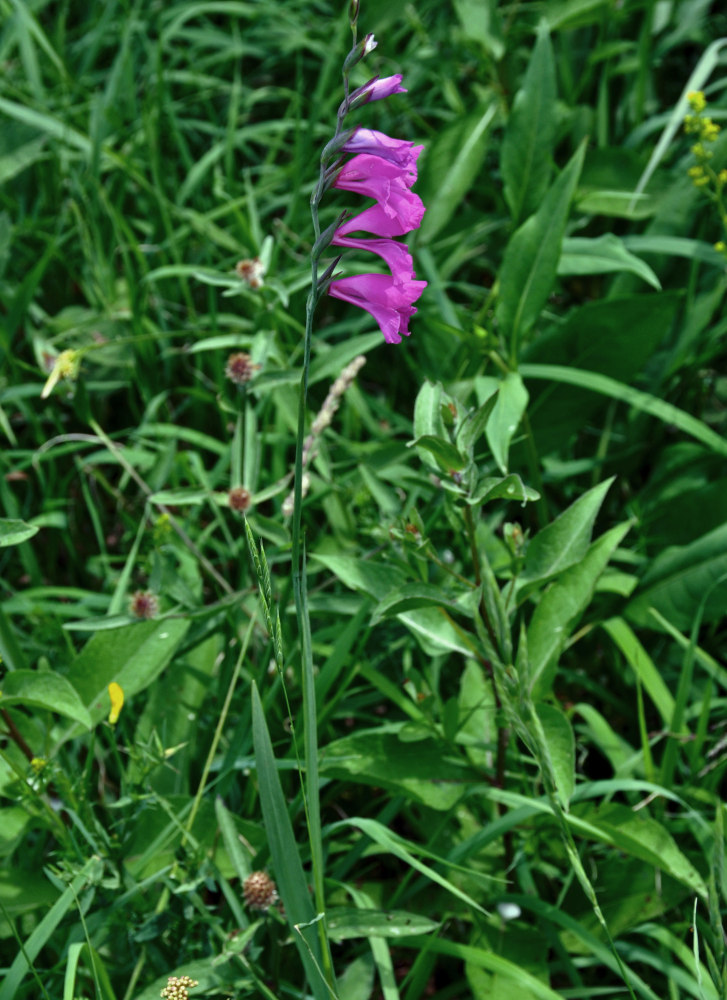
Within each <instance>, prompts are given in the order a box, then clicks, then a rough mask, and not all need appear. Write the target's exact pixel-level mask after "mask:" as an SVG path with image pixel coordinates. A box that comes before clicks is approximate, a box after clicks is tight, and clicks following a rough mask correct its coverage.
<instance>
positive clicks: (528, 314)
mask: <svg viewBox="0 0 727 1000" xmlns="http://www.w3.org/2000/svg"><path fill="white" fill-rule="evenodd" d="M584 153H585V144H581V146H580V147H579V148H578V150H577V151H576V153H574V155H573V157H572V159H571V160H570V162H569V163H568V165H567V166H566V167H565V169H564V170H563V172H562V173H561V174H560V175H559V177H558V178H557V180H556V181H555V183H554V184H553V186H552V187H551V188H550V190H549V191H548V193H547V194H546V195H545V197H544V198H543V200H542V202H541V204H540V207H539V208H538V210H537V212H536V213H535V215H531V216H530V218H529V219H528V220H527V222H525V223H523V225H522V226H521V227H520V228H519V229H518V230H517V232H515V233H514V235H513V236H512V238H511V239H510V241H509V243H508V245H507V249H506V250H505V256H504V258H503V262H502V267H501V269H500V276H499V285H500V294H499V299H498V303H497V308H496V316H497V321H498V323H499V324H500V328H501V330H502V333H503V335H504V336H505V337H506V338H507V340H508V341H509V342H510V344H511V357H512V358H513V360H516V359H517V356H518V351H517V346H518V344H519V343H520V341H521V340H522V338H523V337H524V336H525V334H526V333H527V332H528V330H530V328H531V327H532V326H533V324H534V323H535V321H536V320H537V319H538V316H539V315H540V312H541V310H542V308H543V306H544V305H545V302H546V300H547V298H548V296H549V295H550V293H551V291H552V289H553V282H554V281H555V276H556V273H557V270H558V261H559V260H560V250H561V243H562V241H563V235H564V233H565V226H566V222H567V221H568V214H569V211H570V204H571V201H572V199H573V193H574V191H575V188H576V184H577V183H578V177H579V175H580V172H581V168H582V166H583V156H584Z"/></svg>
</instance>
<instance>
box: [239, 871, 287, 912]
mask: <svg viewBox="0 0 727 1000" xmlns="http://www.w3.org/2000/svg"><path fill="white" fill-rule="evenodd" d="M242 895H243V896H244V899H245V903H246V904H247V905H248V906H249V907H250V909H251V910H267V909H269V908H270V907H271V906H272V905H273V903H274V902H275V901H276V900H277V898H278V890H277V887H276V885H275V882H273V880H272V879H271V878H270V876H269V875H268V873H267V872H253V873H252V875H248V876H247V878H246V879H245V881H244V882H243V885H242Z"/></svg>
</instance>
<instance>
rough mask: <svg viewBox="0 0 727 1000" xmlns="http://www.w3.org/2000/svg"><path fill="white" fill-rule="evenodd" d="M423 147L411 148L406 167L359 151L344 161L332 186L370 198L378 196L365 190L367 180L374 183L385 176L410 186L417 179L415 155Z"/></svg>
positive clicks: (367, 184)
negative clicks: (356, 154) (409, 159)
mask: <svg viewBox="0 0 727 1000" xmlns="http://www.w3.org/2000/svg"><path fill="white" fill-rule="evenodd" d="M423 149H424V146H414V148H413V149H412V154H413V157H412V162H411V163H410V164H408V165H407V166H406V167H404V168H402V167H399V166H397V164H396V163H391V162H389V161H388V160H383V159H382V158H381V157H380V156H374V155H373V154H371V153H359V154H358V156H352V157H351V159H350V160H349V161H348V163H344V165H343V166H342V167H341V169H340V170H339V171H338V174H337V175H336V180H335V181H334V187H337V188H339V189H340V190H341V191H355V192H357V193H358V194H367V195H369V197H371V198H376V197H378V196H377V195H376V194H375V193H372V191H371V190H370V189H369V190H366V188H367V186H370V185H369V182H373V183H375V182H376V181H377V180H378V179H379V178H386V179H387V180H389V181H395V182H399V183H401V184H403V185H404V187H408V188H410V187H411V186H412V185H413V184H414V182H415V181H416V179H417V163H416V161H417V157H418V156H419V154H420V153H421V151H422V150H423Z"/></svg>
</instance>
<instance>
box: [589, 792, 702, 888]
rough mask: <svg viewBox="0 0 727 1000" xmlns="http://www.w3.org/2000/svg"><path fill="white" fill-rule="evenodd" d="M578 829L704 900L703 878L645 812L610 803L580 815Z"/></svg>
mask: <svg viewBox="0 0 727 1000" xmlns="http://www.w3.org/2000/svg"><path fill="white" fill-rule="evenodd" d="M578 829H579V831H580V832H581V833H582V834H583V835H585V836H591V837H594V836H595V837H596V838H597V839H599V840H604V841H605V842H606V843H609V844H611V845H612V846H613V847H615V848H616V849H617V850H619V851H623V852H624V853H625V854H630V855H631V856H632V857H635V858H640V859H641V860H642V861H645V862H646V863H647V864H650V865H652V866H653V867H654V868H658V869H660V870H661V871H663V872H666V873H667V874H668V875H671V877H672V878H675V879H676V880H677V881H678V882H681V883H682V885H686V886H688V888H689V889H691V890H692V891H693V892H696V893H697V894H698V895H699V896H700V897H701V898H702V899H706V897H707V886H706V885H705V882H704V879H703V878H702V876H701V875H700V874H699V872H698V871H697V869H696V868H695V867H694V865H693V864H692V863H691V861H689V860H688V858H687V857H686V856H685V855H684V854H682V852H681V851H680V850H679V848H678V847H677V845H676V843H675V842H674V839H673V838H672V836H671V834H670V833H668V832H667V830H666V829H665V828H664V827H663V826H662V825H661V823H659V822H658V821H657V820H655V819H653V818H652V817H650V816H648V815H647V814H646V812H645V810H643V809H642V810H640V811H639V812H634V811H633V810H632V809H630V808H629V807H628V806H623V805H619V804H617V803H610V804H608V805H605V806H602V807H601V808H598V809H595V810H593V811H592V812H588V813H586V814H585V815H581V816H580V817H579V822H578Z"/></svg>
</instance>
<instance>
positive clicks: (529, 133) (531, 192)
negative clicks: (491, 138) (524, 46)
mask: <svg viewBox="0 0 727 1000" xmlns="http://www.w3.org/2000/svg"><path fill="white" fill-rule="evenodd" d="M556 96H557V95H556V87H555V60H554V58H553V47H552V45H551V43H550V35H549V34H548V28H547V25H546V24H545V23H544V22H541V24H540V25H539V27H538V37H537V41H536V43H535V46H534V48H533V51H532V55H531V56H530V62H529V63H528V68H527V72H526V74H525V79H524V80H523V85H522V87H521V89H520V90H519V91H518V92H517V94H516V95H515V100H514V101H513V105H512V111H511V112H510V118H509V120H508V123H507V128H506V130H505V136H504V138H503V141H502V153H501V156H500V169H501V171H502V177H503V182H504V195H505V201H506V202H507V204H508V207H509V208H510V213H511V215H512V218H513V222H514V223H515V224H517V223H518V222H520V221H521V220H522V219H525V218H527V217H528V216H529V215H531V214H532V213H533V212H534V211H535V210H536V209H537V208H538V206H539V204H540V202H541V201H542V199H543V196H544V194H545V192H546V191H547V189H548V181H549V180H550V174H551V163H552V157H553V143H554V141H555V126H556V113H555V103H556Z"/></svg>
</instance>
